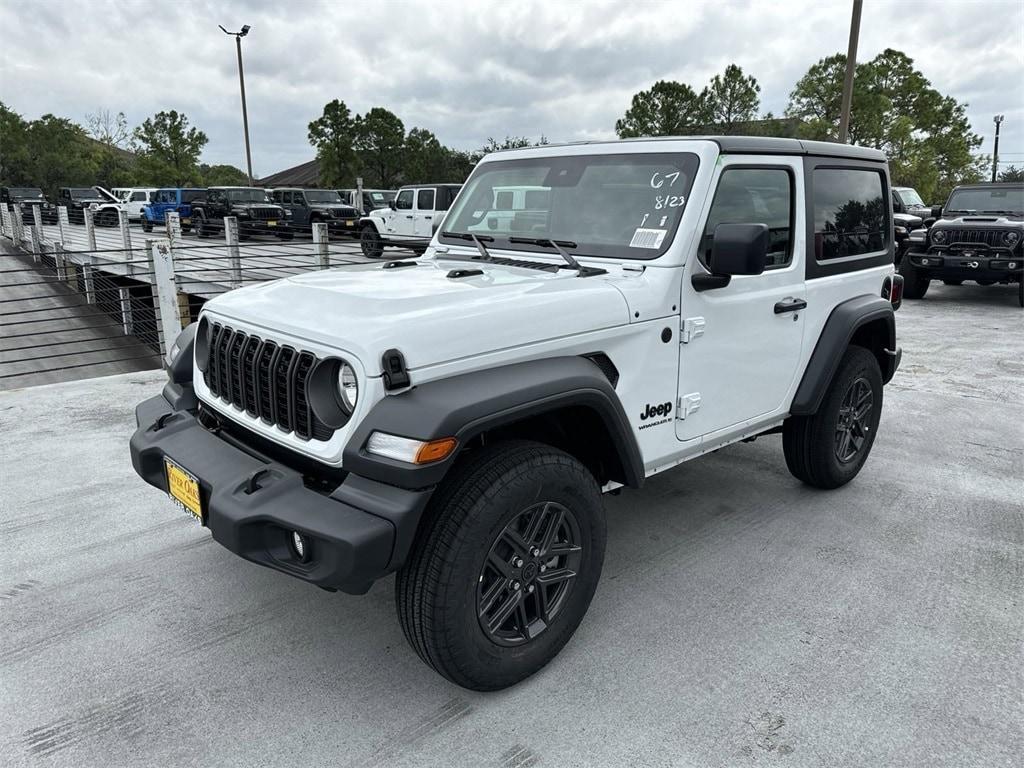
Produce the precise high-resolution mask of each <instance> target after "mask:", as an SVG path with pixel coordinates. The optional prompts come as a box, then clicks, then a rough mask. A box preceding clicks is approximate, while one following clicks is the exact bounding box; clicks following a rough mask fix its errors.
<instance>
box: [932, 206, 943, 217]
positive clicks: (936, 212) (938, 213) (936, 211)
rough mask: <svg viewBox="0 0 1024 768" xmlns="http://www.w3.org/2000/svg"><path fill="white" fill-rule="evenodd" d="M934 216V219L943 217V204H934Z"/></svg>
mask: <svg viewBox="0 0 1024 768" xmlns="http://www.w3.org/2000/svg"><path fill="white" fill-rule="evenodd" d="M932 218H933V219H941V218H942V206H941V205H933V206H932Z"/></svg>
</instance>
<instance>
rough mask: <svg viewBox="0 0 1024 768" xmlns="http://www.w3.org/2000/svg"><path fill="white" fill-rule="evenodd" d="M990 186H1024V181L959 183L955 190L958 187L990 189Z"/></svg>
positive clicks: (954, 188)
mask: <svg viewBox="0 0 1024 768" xmlns="http://www.w3.org/2000/svg"><path fill="white" fill-rule="evenodd" d="M989 187H995V188H997V189H998V188H1000V187H1002V188H1006V187H1024V181H979V182H977V183H975V184H957V185H956V186H955V187H953V191H954V192H955V191H956V190H958V189H988V188H989Z"/></svg>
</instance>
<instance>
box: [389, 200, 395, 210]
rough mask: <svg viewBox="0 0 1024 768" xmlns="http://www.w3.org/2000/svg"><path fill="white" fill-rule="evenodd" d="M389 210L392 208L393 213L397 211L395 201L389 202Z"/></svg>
mask: <svg viewBox="0 0 1024 768" xmlns="http://www.w3.org/2000/svg"><path fill="white" fill-rule="evenodd" d="M388 208H390V209H391V210H392V211H393V210H395V201H394V200H388Z"/></svg>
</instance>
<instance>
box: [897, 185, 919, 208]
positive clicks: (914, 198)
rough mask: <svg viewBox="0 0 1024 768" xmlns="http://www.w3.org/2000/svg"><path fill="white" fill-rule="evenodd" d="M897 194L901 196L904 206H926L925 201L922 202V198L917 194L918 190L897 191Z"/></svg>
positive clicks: (905, 189)
mask: <svg viewBox="0 0 1024 768" xmlns="http://www.w3.org/2000/svg"><path fill="white" fill-rule="evenodd" d="M896 194H897V195H899V196H900V200H902V201H903V204H904V205H916V206H923V205H924V200H922V199H921V196H920V195H919V194H917V190H916V189H910V188H909V187H907V188H904V189H897V190H896Z"/></svg>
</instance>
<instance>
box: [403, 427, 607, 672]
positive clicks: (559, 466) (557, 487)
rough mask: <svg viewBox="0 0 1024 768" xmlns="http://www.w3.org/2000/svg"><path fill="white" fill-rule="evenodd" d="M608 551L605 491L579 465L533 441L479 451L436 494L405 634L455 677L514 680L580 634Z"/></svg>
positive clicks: (411, 572) (414, 561) (413, 575)
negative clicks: (577, 631) (602, 495)
mask: <svg viewBox="0 0 1024 768" xmlns="http://www.w3.org/2000/svg"><path fill="white" fill-rule="evenodd" d="M604 548H605V520H604V509H603V506H602V503H601V493H600V490H599V488H598V486H597V482H596V480H595V479H594V476H593V475H592V474H591V473H590V472H589V471H588V470H587V469H586V468H585V467H584V466H583V465H582V464H580V462H578V461H577V460H576V459H574V458H573V457H572V456H569V455H568V454H566V453H563V452H562V451H559V450H556V449H554V448H551V447H548V446H546V445H542V444H540V443H533V442H526V441H516V442H498V443H494V444H493V445H490V446H487V447H484V448H481V449H478V450H476V451H474V452H472V453H471V454H469V455H467V456H466V457H465V458H464V459H463V460H462V461H461V462H460V463H459V464H457V465H456V467H455V468H454V469H453V471H452V473H451V474H450V475H449V478H448V479H446V481H445V483H444V485H443V486H442V487H441V489H439V490H438V492H437V495H436V496H435V498H434V499H432V500H431V504H430V506H429V507H428V509H427V512H426V517H425V519H424V521H423V523H422V524H421V528H420V531H419V533H418V543H417V545H416V546H415V548H414V550H413V552H412V553H411V555H410V557H409V560H408V561H407V562H406V564H405V566H404V567H403V568H402V569H401V570H400V571H399V572H398V576H397V578H396V581H395V605H396V608H397V610H398V618H399V622H400V624H401V625H402V631H403V632H404V633H405V636H406V639H407V640H408V641H409V644H410V645H411V646H412V647H413V649H414V650H415V651H416V653H417V654H418V655H419V657H420V658H421V659H422V660H423V661H424V662H425V663H426V664H428V665H429V666H431V667H432V668H433V669H435V670H436V671H437V672H439V673H440V674H441V675H443V676H444V677H446V678H448V679H449V680H451V681H452V682H453V683H456V684H457V685H461V686H463V687H465V688H470V689H473V690H478V691H491V690H498V689H501V688H506V687H508V686H510V685H514V684H515V683H518V682H520V681H521V680H524V679H525V678H527V677H529V676H530V675H532V674H533V673H534V672H536V671H538V670H539V669H541V668H542V667H543V666H544V665H545V664H547V663H548V662H549V661H551V659H553V658H554V657H555V656H556V655H557V654H558V652H559V651H560V650H561V649H562V648H563V646H565V644H566V643H567V642H568V641H569V639H570V638H571V637H572V635H573V633H574V632H575V631H576V628H577V627H578V626H579V624H580V622H581V621H582V620H583V616H584V614H586V612H587V608H588V607H589V605H590V601H591V598H592V597H593V595H594V591H595V589H596V588H597V582H598V579H599V577H600V575H601V566H602V564H603V562H604Z"/></svg>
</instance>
